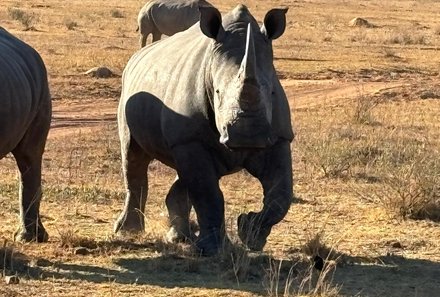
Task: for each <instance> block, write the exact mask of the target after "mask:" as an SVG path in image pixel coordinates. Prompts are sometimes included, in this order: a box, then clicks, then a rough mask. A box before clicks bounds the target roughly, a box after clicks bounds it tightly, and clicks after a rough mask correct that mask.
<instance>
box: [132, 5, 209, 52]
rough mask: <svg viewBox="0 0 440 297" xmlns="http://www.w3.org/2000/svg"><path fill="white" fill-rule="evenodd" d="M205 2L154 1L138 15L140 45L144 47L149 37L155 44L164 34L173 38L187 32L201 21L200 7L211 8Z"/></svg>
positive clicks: (145, 6)
mask: <svg viewBox="0 0 440 297" xmlns="http://www.w3.org/2000/svg"><path fill="white" fill-rule="evenodd" d="M210 5H211V4H209V3H208V2H207V1H205V0H152V1H150V2H148V3H147V4H145V5H144V7H142V9H141V10H140V12H139V15H138V31H139V33H140V34H141V36H140V40H139V44H140V47H141V48H142V47H144V46H145V45H146V43H147V38H148V35H150V34H152V35H153V42H155V41H157V40H159V39H160V37H161V35H162V34H165V35H168V36H171V35H174V34H176V33H177V32H181V31H185V30H186V29H188V28H189V27H191V26H192V25H194V24H195V23H197V22H198V21H199V18H200V14H199V6H210Z"/></svg>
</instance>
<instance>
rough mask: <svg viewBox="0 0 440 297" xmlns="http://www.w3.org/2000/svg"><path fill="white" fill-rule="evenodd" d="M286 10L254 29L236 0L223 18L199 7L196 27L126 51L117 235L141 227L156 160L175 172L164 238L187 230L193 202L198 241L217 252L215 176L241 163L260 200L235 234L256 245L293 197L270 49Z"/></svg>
mask: <svg viewBox="0 0 440 297" xmlns="http://www.w3.org/2000/svg"><path fill="white" fill-rule="evenodd" d="M286 12H287V9H272V10H270V11H269V12H268V13H267V14H266V16H265V18H264V24H263V25H262V27H261V28H259V26H258V24H257V22H256V21H255V19H254V18H253V16H252V15H251V14H250V13H249V11H248V9H247V8H246V7H245V6H243V5H239V6H237V7H236V8H235V9H234V10H232V11H231V12H230V13H228V14H227V15H225V17H224V19H223V20H222V16H221V15H220V12H219V11H218V10H217V9H216V8H214V7H201V8H200V14H201V18H200V23H199V24H196V25H194V26H193V27H191V28H190V29H188V30H186V31H185V32H182V33H179V34H176V35H174V36H172V37H170V38H168V39H166V40H164V41H162V42H158V43H153V44H152V45H150V46H148V47H145V48H143V49H141V50H140V51H138V52H137V53H136V54H134V55H133V56H132V57H131V59H130V61H129V62H128V64H127V66H126V68H125V70H124V74H123V87H122V94H121V100H120V104H119V111H118V124H119V135H120V140H121V151H122V162H123V172H124V177H125V184H126V188H127V196H126V200H125V207H124V209H123V211H122V213H121V215H120V217H119V219H118V220H117V222H116V224H115V231H116V232H117V231H120V230H125V231H142V230H143V229H144V216H143V214H142V213H143V211H144V208H145V203H146V198H147V189H148V184H147V166H148V164H149V163H150V162H151V161H152V160H153V159H158V160H160V161H161V162H163V163H164V164H166V165H168V166H170V167H172V168H175V169H176V171H177V174H178V178H177V179H176V181H175V182H174V184H173V185H172V187H171V189H170V191H169V193H168V195H167V198H166V205H167V207H168V211H169V220H170V224H171V229H170V231H169V233H168V237H169V239H172V240H182V239H185V238H188V237H189V238H191V237H192V234H191V231H190V228H189V223H188V215H189V212H190V208H191V206H193V207H194V209H195V212H196V214H197V220H198V223H199V226H200V234H199V236H198V238H197V240H196V245H197V246H198V248H200V250H201V251H202V252H203V253H204V254H206V255H209V254H213V253H216V252H217V251H218V249H219V248H220V247H221V245H222V242H223V241H224V239H226V237H225V230H224V201H223V195H222V192H221V191H220V188H219V179H220V177H222V176H224V175H227V174H231V173H234V172H237V171H239V170H240V169H242V168H244V169H246V170H247V171H248V172H250V174H252V175H253V176H255V177H256V178H258V179H259V180H260V182H261V183H262V186H263V189H264V199H263V203H264V206H263V209H262V210H261V211H260V212H258V213H256V212H250V213H248V214H241V215H240V216H239V218H238V225H239V236H240V238H241V240H242V241H243V242H244V243H245V244H246V245H247V246H248V247H249V248H251V249H254V250H261V249H262V248H263V247H264V245H265V243H266V238H267V236H268V235H269V233H270V231H271V228H272V226H273V225H275V224H277V223H278V222H280V221H281V220H282V219H283V218H284V216H285V215H286V213H287V211H288V209H289V207H290V204H291V202H292V198H293V193H292V164H291V150H290V142H291V141H292V139H293V133H292V127H291V121H290V110H289V105H288V102H287V98H286V95H285V93H284V91H283V89H282V87H281V84H280V82H279V80H278V78H277V76H276V73H275V69H274V66H273V51H272V40H274V39H276V38H278V37H280V36H281V35H282V34H283V32H284V30H285V25H286V17H285V14H286ZM188 198H189V199H188Z"/></svg>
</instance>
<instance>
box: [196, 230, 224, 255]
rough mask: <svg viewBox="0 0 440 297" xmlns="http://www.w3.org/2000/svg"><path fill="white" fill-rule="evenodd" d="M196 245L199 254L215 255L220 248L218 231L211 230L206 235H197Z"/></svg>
mask: <svg viewBox="0 0 440 297" xmlns="http://www.w3.org/2000/svg"><path fill="white" fill-rule="evenodd" d="M196 247H197V250H198V252H199V254H200V255H201V256H204V257H211V256H215V255H217V254H218V253H219V252H220V251H221V248H222V239H221V236H220V232H219V231H212V232H210V233H209V234H208V235H205V236H202V235H201V236H199V238H198V239H197V241H196Z"/></svg>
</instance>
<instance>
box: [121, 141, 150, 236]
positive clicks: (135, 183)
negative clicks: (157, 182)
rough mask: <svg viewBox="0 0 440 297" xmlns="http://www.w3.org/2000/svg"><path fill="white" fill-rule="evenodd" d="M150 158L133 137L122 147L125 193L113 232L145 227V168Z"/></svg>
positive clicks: (136, 229) (140, 229) (142, 229)
mask: <svg viewBox="0 0 440 297" xmlns="http://www.w3.org/2000/svg"><path fill="white" fill-rule="evenodd" d="M151 160H152V158H151V157H149V156H148V155H147V154H146V153H145V152H144V151H143V150H142V148H141V147H140V146H139V145H138V144H137V143H136V142H135V141H134V140H133V139H131V140H130V141H129V143H128V144H127V145H126V146H124V147H123V149H122V170H123V175H124V180H125V187H126V193H127V194H126V198H125V204H124V208H123V210H122V212H121V214H120V215H119V218H118V219H117V220H116V223H115V226H114V231H115V233H117V232H129V233H137V232H143V231H144V229H145V218H144V210H145V204H146V202H147V194H148V177H147V168H148V164H149V163H150V162H151Z"/></svg>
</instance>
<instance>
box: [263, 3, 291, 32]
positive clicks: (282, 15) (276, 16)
mask: <svg viewBox="0 0 440 297" xmlns="http://www.w3.org/2000/svg"><path fill="white" fill-rule="evenodd" d="M288 10H289V8H287V7H284V8H274V9H271V10H269V11H268V12H267V14H266V16H265V17H264V24H263V26H262V27H261V33H263V34H264V35H266V37H267V38H268V39H270V40H274V39H277V38H278V37H280V36H281V35H283V33H284V30H285V29H286V13H287V11H288Z"/></svg>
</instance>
